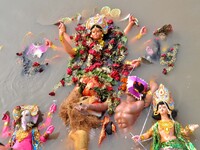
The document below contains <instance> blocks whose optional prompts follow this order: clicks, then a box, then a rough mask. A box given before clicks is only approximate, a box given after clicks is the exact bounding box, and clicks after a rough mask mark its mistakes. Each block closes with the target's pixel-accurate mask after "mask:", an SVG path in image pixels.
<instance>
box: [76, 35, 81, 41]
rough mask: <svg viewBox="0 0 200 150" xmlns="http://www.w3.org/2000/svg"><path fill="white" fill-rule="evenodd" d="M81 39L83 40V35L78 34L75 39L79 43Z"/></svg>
mask: <svg viewBox="0 0 200 150" xmlns="http://www.w3.org/2000/svg"><path fill="white" fill-rule="evenodd" d="M80 39H81V35H80V34H77V35H76V37H75V41H76V42H78V41H79V40H80Z"/></svg>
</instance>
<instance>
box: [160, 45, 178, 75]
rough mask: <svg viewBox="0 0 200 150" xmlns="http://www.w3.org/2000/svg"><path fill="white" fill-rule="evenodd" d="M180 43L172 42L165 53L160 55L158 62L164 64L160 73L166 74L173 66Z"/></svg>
mask: <svg viewBox="0 0 200 150" xmlns="http://www.w3.org/2000/svg"><path fill="white" fill-rule="evenodd" d="M179 46H180V44H174V46H173V47H171V48H169V49H168V50H167V52H166V53H164V54H162V55H161V57H160V64H161V65H166V68H164V69H163V71H162V73H163V74H165V75H166V74H167V73H169V72H170V71H171V70H172V69H173V68H174V63H175V61H176V55H177V52H178V49H179Z"/></svg>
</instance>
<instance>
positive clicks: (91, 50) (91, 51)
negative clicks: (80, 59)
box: [89, 49, 97, 55]
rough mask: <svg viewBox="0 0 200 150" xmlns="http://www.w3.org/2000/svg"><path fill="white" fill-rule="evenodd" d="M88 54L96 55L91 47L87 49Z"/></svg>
mask: <svg viewBox="0 0 200 150" xmlns="http://www.w3.org/2000/svg"><path fill="white" fill-rule="evenodd" d="M89 54H92V55H96V54H97V52H96V51H95V50H93V49H90V50H89Z"/></svg>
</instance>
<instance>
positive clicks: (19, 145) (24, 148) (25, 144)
mask: <svg viewBox="0 0 200 150" xmlns="http://www.w3.org/2000/svg"><path fill="white" fill-rule="evenodd" d="M12 148H13V149H15V150H33V147H32V133H31V132H30V133H29V135H28V136H27V137H26V138H25V139H24V140H23V141H21V142H19V141H17V140H16V142H15V144H14V145H13V147H12Z"/></svg>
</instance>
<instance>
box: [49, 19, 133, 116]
mask: <svg viewBox="0 0 200 150" xmlns="http://www.w3.org/2000/svg"><path fill="white" fill-rule="evenodd" d="M107 22H108V25H109V29H108V33H107V34H106V35H104V38H103V39H100V40H98V41H94V40H93V39H91V38H90V34H89V32H88V30H87V29H86V27H85V25H84V24H79V25H78V26H77V27H76V28H75V29H76V33H75V35H74V36H70V38H71V39H72V40H73V41H74V42H75V45H76V47H75V48H74V50H75V51H76V55H75V57H74V58H72V59H71V60H70V61H69V63H68V66H67V70H66V74H65V75H64V77H63V78H62V80H61V81H60V82H59V83H58V84H57V85H56V86H55V87H54V89H53V91H52V92H51V93H49V95H51V96H54V95H55V91H56V90H57V89H58V88H59V87H61V86H65V85H67V84H68V85H69V84H77V83H78V85H79V87H80V89H82V90H83V89H84V87H85V86H86V84H85V83H83V82H81V79H82V78H83V77H85V76H86V77H90V78H95V80H96V81H98V82H99V83H100V84H101V85H102V86H99V87H92V90H94V91H95V92H96V93H97V95H98V96H99V97H100V99H101V101H108V102H109V104H108V105H109V109H108V111H109V112H110V113H113V109H114V108H115V107H116V106H117V105H118V104H119V100H120V98H119V97H120V95H121V93H122V92H123V91H125V90H126V89H125V88H124V84H121V83H120V81H124V78H126V77H127V76H128V75H129V73H130V71H131V70H132V69H133V68H132V66H131V65H130V64H126V63H124V59H125V57H126V55H127V54H128V53H127V48H126V46H125V45H126V42H127V38H126V37H125V36H124V34H123V32H122V31H120V29H119V27H116V26H114V24H113V21H112V20H108V21H107ZM122 83H123V82H122ZM81 92H82V91H81Z"/></svg>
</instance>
